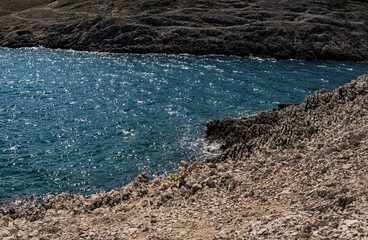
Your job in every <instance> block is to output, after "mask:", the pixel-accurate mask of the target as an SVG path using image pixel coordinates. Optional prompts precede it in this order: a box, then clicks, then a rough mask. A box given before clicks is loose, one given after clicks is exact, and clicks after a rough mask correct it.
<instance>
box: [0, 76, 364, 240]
mask: <svg viewBox="0 0 368 240" xmlns="http://www.w3.org/2000/svg"><path fill="white" fill-rule="evenodd" d="M367 129H368V75H364V76H361V77H359V78H358V79H356V80H353V81H351V82H350V83H348V84H346V85H344V86H342V87H340V88H338V89H335V90H333V91H332V92H329V91H327V90H320V91H317V92H315V93H314V94H313V95H311V96H308V97H307V98H306V99H305V101H304V102H303V103H301V104H297V105H287V104H281V105H279V108H278V109H273V110H268V111H266V112H262V113H260V114H258V115H256V116H253V117H248V118H238V119H225V120H222V121H212V122H210V123H208V125H207V132H206V138H207V140H208V141H215V142H217V143H220V144H221V149H222V153H221V154H220V155H219V156H217V157H215V158H213V159H209V160H207V161H205V162H201V163H199V162H190V163H188V162H182V163H181V165H180V167H179V168H178V171H177V173H175V174H171V175H170V176H168V177H166V178H163V179H150V176H149V175H148V173H142V174H140V175H139V176H138V177H137V178H136V179H135V181H133V182H131V183H130V184H128V185H126V186H125V187H123V188H122V189H121V190H120V191H115V190H113V191H110V192H108V193H101V194H95V195H92V196H90V197H87V196H81V195H72V194H67V193H62V194H60V195H57V196H49V197H48V198H47V199H45V200H44V201H43V202H42V203H40V204H36V205H33V206H30V207H27V208H24V209H18V210H10V211H9V212H7V213H0V226H1V227H0V238H1V239H8V240H10V239H367V238H368V220H367V219H368V218H367V216H368V175H367V172H368V144H367V143H368V131H367Z"/></svg>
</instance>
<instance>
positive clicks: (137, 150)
mask: <svg viewBox="0 0 368 240" xmlns="http://www.w3.org/2000/svg"><path fill="white" fill-rule="evenodd" d="M367 69H368V63H347V62H322V61H316V62H305V61H275V60H264V59H247V58H238V57H219V56H207V57H204V56H203V57H200V56H188V55H127V54H108V53H85V52H74V51H62V50H48V49H4V48H0V129H1V132H0V206H1V205H4V204H5V203H9V202H14V201H15V200H17V199H24V198H25V197H29V196H46V195H47V194H56V193H60V192H63V191H64V192H69V193H82V194H91V193H95V192H101V191H108V190H111V189H114V188H119V187H121V186H123V185H125V184H127V183H128V182H129V181H131V180H132V179H134V178H135V177H136V176H137V175H138V174H139V173H140V172H142V171H148V172H149V173H150V174H151V175H153V176H155V177H157V176H164V175H166V174H168V173H169V172H172V171H175V168H176V167H177V165H178V163H179V162H180V161H182V160H185V161H190V160H202V159H204V158H206V157H209V156H210V153H208V152H207V151H206V150H205V149H204V144H203V141H202V138H203V135H204V133H205V124H206V123H207V122H208V121H210V120H213V119H223V118H228V117H232V118H234V117H243V116H250V115H254V114H256V113H258V112H260V111H264V110H267V109H270V108H276V107H277V104H278V103H280V102H286V103H300V102H302V101H303V99H304V98H305V96H307V95H309V94H311V93H312V92H313V91H315V90H319V89H321V88H326V89H329V90H332V89H334V88H336V87H338V86H340V85H342V84H345V83H347V82H349V81H350V80H352V79H355V78H356V77H358V76H359V75H361V74H363V73H367Z"/></svg>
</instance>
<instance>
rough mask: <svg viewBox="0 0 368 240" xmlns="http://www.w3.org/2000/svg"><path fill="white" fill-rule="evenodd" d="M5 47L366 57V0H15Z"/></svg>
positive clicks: (0, 11)
mask: <svg viewBox="0 0 368 240" xmlns="http://www.w3.org/2000/svg"><path fill="white" fill-rule="evenodd" d="M0 21H1V23H2V24H1V25H0V46H4V47H14V48H16V47H31V46H44V47H48V48H63V49H75V50H87V51H106V52H126V53H190V54H225V55H238V56H251V55H252V56H259V57H273V58H278V59H290V58H293V59H329V60H351V61H367V59H368V4H367V2H366V1H362V0H306V1H292V0H280V1H273V0H219V1H214V0H200V1H192V0H183V1H178V0H136V1H131V0H124V1H118V0H99V1H97V0H88V1H82V0H58V1H50V0H37V1H28V0H16V1H8V0H5V1H2V4H1V6H0Z"/></svg>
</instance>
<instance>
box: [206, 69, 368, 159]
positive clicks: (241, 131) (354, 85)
mask: <svg viewBox="0 0 368 240" xmlns="http://www.w3.org/2000/svg"><path fill="white" fill-rule="evenodd" d="M367 79H368V77H367V75H365V76H362V77H360V78H358V79H357V80H356V81H352V82H351V83H349V84H346V85H345V86H342V87H340V88H338V89H335V90H334V91H333V92H329V91H327V90H326V89H322V90H320V91H317V92H315V93H314V94H313V95H311V96H308V97H307V98H306V99H305V101H304V102H303V103H302V104H300V105H290V106H287V107H285V108H281V109H276V110H269V111H266V112H262V113H260V114H258V115H256V116H253V117H248V118H240V119H225V120H222V121H219V120H215V121H211V122H209V123H208V124H207V131H206V138H207V139H208V140H210V141H220V142H223V145H222V149H223V150H224V152H223V154H221V155H220V156H219V157H217V158H215V159H212V160H213V161H224V160H226V159H242V158H246V157H248V156H249V154H250V153H252V152H253V151H255V150H263V151H267V150H270V149H276V148H288V147H292V146H297V145H298V144H300V143H301V142H303V141H305V140H307V139H310V138H312V137H313V135H315V134H317V133H318V132H320V131H323V130H324V129H326V128H329V127H331V126H334V125H336V124H337V123H341V122H346V123H349V122H350V121H352V119H357V118H359V117H362V116H364V115H366V114H367V111H368V109H367V107H366V106H367V94H368V82H367Z"/></svg>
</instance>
